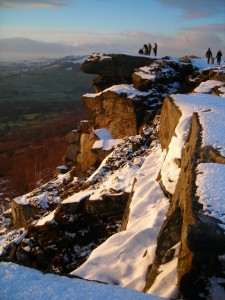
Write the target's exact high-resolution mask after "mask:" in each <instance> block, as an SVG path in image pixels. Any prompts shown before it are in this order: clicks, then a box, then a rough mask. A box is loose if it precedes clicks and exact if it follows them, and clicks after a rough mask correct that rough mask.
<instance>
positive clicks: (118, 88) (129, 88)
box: [84, 84, 149, 99]
mask: <svg viewBox="0 0 225 300" xmlns="http://www.w3.org/2000/svg"><path fill="white" fill-rule="evenodd" d="M108 91H111V92H114V93H116V94H118V95H120V94H121V93H123V94H124V93H126V94H127V98H130V99H133V98H135V96H147V95H149V92H141V91H139V90H137V89H135V88H134V87H133V85H132V84H118V85H113V86H111V87H109V88H107V89H105V90H104V91H102V92H99V93H96V94H90V93H89V94H85V95H84V97H89V98H95V97H97V96H100V95H101V94H103V93H106V92H108Z"/></svg>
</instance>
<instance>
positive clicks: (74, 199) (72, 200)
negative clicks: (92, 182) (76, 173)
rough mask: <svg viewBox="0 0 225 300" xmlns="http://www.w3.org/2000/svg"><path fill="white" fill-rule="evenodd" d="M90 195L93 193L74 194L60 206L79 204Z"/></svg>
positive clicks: (90, 191) (86, 191)
mask: <svg viewBox="0 0 225 300" xmlns="http://www.w3.org/2000/svg"><path fill="white" fill-rule="evenodd" d="M92 193H93V191H92V190H85V191H81V192H79V193H76V194H74V195H72V196H70V197H68V198H67V199H65V200H63V201H62V205H63V204H68V203H75V202H77V203H79V202H80V201H82V200H83V199H85V198H87V197H89V196H90V195H91V194H92Z"/></svg>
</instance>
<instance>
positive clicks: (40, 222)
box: [36, 210, 55, 226]
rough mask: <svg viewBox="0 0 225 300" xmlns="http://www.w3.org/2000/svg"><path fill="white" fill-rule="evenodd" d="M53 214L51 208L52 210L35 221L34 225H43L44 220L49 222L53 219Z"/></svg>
mask: <svg viewBox="0 0 225 300" xmlns="http://www.w3.org/2000/svg"><path fill="white" fill-rule="evenodd" d="M54 216H55V210H53V211H52V212H50V213H49V214H48V215H47V216H45V217H44V218H42V219H40V220H39V221H38V222H37V223H36V226H42V225H44V224H45V223H46V222H51V221H53V220H54Z"/></svg>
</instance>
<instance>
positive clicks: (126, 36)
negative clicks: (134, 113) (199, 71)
mask: <svg viewBox="0 0 225 300" xmlns="http://www.w3.org/2000/svg"><path fill="white" fill-rule="evenodd" d="M27 30H28V29H27ZM29 33H30V34H32V32H29ZM30 36H32V35H30ZM33 36H35V37H36V38H37V37H38V38H37V39H39V40H32V39H27V38H15V37H14V38H3V37H2V38H1V39H0V59H1V60H3V59H4V60H6V59H12V58H14V59H15V58H17V59H25V58H38V57H42V56H45V57H62V56H66V55H71V54H73V55H89V54H92V53H93V52H105V53H127V54H132V55H135V54H138V50H139V48H141V47H142V46H143V44H144V43H149V42H150V43H152V44H153V43H154V42H157V43H158V46H159V56H165V55H169V56H172V57H182V56H184V55H192V54H193V55H196V56H200V57H204V53H205V50H206V49H207V48H208V47H210V48H211V49H212V51H213V52H215V51H217V50H218V49H224V47H225V44H224V41H223V40H222V39H221V38H220V37H219V36H218V35H216V34H213V33H208V32H204V30H203V31H202V32H199V31H191V30H188V31H184V32H183V31H180V32H179V33H178V34H176V35H174V36H165V35H157V36H156V35H149V34H148V33H146V32H138V31H123V32H118V33H110V32H103V33H97V32H89V31H88V32H73V31H61V32H59V31H55V32H54V31H51V30H49V31H47V32H46V31H43V32H41V31H40V32H39V34H38V33H37V32H35V33H34V32H33ZM43 39H44V40H45V42H43V41H42V40H43Z"/></svg>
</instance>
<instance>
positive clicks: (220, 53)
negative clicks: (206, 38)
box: [216, 50, 223, 65]
mask: <svg viewBox="0 0 225 300" xmlns="http://www.w3.org/2000/svg"><path fill="white" fill-rule="evenodd" d="M222 55H223V54H222V52H221V51H220V50H219V51H218V52H217V54H216V59H217V64H218V65H220V63H221V57H222Z"/></svg>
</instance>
